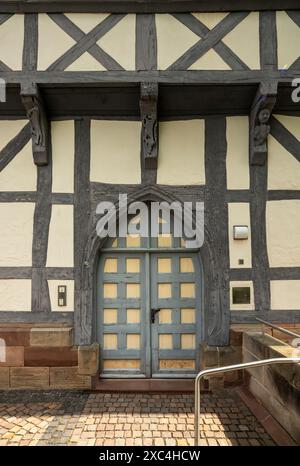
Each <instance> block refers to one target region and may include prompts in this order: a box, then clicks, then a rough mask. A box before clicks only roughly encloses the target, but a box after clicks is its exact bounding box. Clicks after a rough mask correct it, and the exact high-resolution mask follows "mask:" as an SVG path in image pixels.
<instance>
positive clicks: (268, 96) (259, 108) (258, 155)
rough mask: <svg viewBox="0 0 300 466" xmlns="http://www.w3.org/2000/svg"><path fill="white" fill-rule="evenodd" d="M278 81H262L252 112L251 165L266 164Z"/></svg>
mask: <svg viewBox="0 0 300 466" xmlns="http://www.w3.org/2000/svg"><path fill="white" fill-rule="evenodd" d="M277 88H278V83H277V81H268V82H261V83H260V85H259V89H258V91H257V93H256V96H255V99H254V101H253V104H252V107H251V113H250V128H249V151H250V164H251V165H265V163H266V160H267V156H268V134H269V132H270V124H269V121H270V118H271V115H272V111H273V109H274V106H275V104H276V99H277Z"/></svg>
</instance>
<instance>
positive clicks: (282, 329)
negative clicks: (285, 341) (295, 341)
mask: <svg viewBox="0 0 300 466" xmlns="http://www.w3.org/2000/svg"><path fill="white" fill-rule="evenodd" d="M255 320H258V322H262V323H263V324H265V325H268V326H269V327H272V328H275V330H279V331H280V332H282V333H286V335H290V336H291V337H296V338H299V337H300V335H299V334H298V333H294V332H291V331H290V330H287V329H286V328H283V327H278V325H274V324H271V323H270V322H267V321H266V320H263V319H259V318H258V317H256V319H255Z"/></svg>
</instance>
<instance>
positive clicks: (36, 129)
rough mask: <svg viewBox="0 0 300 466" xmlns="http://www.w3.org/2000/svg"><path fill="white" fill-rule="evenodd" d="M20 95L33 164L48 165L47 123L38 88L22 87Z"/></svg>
mask: <svg viewBox="0 0 300 466" xmlns="http://www.w3.org/2000/svg"><path fill="white" fill-rule="evenodd" d="M20 95H21V100H22V103H23V105H24V107H25V110H26V114H27V117H28V119H29V122H30V126H31V137H32V152H33V160H34V163H35V164H36V165H38V166H42V165H48V162H49V155H48V147H49V123H48V120H47V116H46V111H45V106H44V103H43V99H42V97H41V94H40V91H39V89H38V86H37V85H36V84H33V83H32V84H30V85H29V86H28V85H22V86H21V94H20Z"/></svg>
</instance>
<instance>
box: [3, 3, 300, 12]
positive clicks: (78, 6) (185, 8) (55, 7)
mask: <svg viewBox="0 0 300 466" xmlns="http://www.w3.org/2000/svg"><path fill="white" fill-rule="evenodd" d="M288 9H294V10H295V9H299V1H298V0H227V1H226V2H225V1H221V0H201V1H199V0H85V1H83V0H3V1H2V2H1V12H3V13H11V12H20V13H33V12H56V13H60V12H69V13H72V12H85V13H98V12H102V13H155V12H157V13H168V12H189V11H196V12H199V11H236V10H288Z"/></svg>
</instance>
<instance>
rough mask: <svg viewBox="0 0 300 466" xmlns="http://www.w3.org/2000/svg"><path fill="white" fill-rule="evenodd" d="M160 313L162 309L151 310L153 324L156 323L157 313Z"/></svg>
mask: <svg viewBox="0 0 300 466" xmlns="http://www.w3.org/2000/svg"><path fill="white" fill-rule="evenodd" d="M159 311H160V309H158V308H156V307H155V308H154V309H151V322H152V324H154V323H155V315H156V314H157V312H159Z"/></svg>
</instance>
